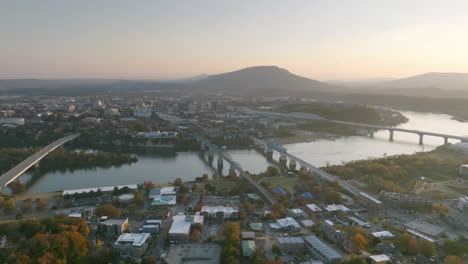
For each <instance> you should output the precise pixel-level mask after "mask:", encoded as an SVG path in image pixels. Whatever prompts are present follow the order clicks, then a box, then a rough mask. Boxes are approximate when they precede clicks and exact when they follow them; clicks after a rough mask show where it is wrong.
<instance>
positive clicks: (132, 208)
mask: <svg viewBox="0 0 468 264" xmlns="http://www.w3.org/2000/svg"><path fill="white" fill-rule="evenodd" d="M137 208H138V206H137V205H136V204H135V203H131V204H129V205H128V206H127V209H128V212H129V213H131V214H134V213H135V212H136V210H137Z"/></svg>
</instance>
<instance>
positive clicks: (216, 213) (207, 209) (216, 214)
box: [200, 206, 239, 219]
mask: <svg viewBox="0 0 468 264" xmlns="http://www.w3.org/2000/svg"><path fill="white" fill-rule="evenodd" d="M200 214H201V215H203V216H205V217H206V218H208V219H232V218H238V217H239V208H238V207H227V206H203V207H202V209H201V211H200Z"/></svg>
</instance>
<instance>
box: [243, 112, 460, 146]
mask: <svg viewBox="0 0 468 264" xmlns="http://www.w3.org/2000/svg"><path fill="white" fill-rule="evenodd" d="M243 111H245V112H247V113H251V114H259V115H263V116H267V117H289V118H294V119H301V120H327V121H330V122H333V123H335V124H340V125H347V126H357V127H363V128H368V129H369V128H370V129H375V130H388V131H391V132H393V131H399V132H405V133H412V134H417V135H420V136H421V135H427V136H434V137H441V138H444V139H448V138H450V139H456V140H460V141H468V138H467V137H462V136H456V135H448V134H442V133H435V132H429V131H421V130H415V129H405V128H397V127H389V126H380V125H371V124H363V123H354V122H345V121H338V120H331V119H325V118H323V117H320V116H318V115H315V114H311V113H300V112H293V113H278V112H271V111H259V110H251V109H248V108H244V109H243ZM420 143H421V142H420Z"/></svg>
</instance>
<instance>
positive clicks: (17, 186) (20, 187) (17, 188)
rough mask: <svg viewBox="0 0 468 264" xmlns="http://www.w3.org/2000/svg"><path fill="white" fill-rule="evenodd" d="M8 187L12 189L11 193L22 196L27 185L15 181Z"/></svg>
mask: <svg viewBox="0 0 468 264" xmlns="http://www.w3.org/2000/svg"><path fill="white" fill-rule="evenodd" d="M8 187H9V188H10V189H11V193H13V194H20V193H24V192H25V191H26V185H24V184H23V183H21V182H19V181H14V182H11V183H10V184H8Z"/></svg>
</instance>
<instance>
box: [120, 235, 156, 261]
mask: <svg viewBox="0 0 468 264" xmlns="http://www.w3.org/2000/svg"><path fill="white" fill-rule="evenodd" d="M149 238H150V234H148V233H123V234H121V235H120V236H119V238H118V239H117V241H115V243H114V248H115V249H117V250H118V251H119V252H120V255H121V256H122V257H131V258H141V257H143V255H144V254H145V252H146V249H147V247H148V243H149Z"/></svg>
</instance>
